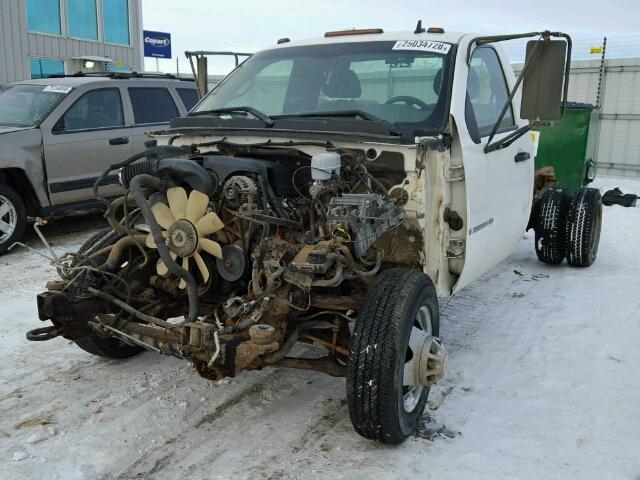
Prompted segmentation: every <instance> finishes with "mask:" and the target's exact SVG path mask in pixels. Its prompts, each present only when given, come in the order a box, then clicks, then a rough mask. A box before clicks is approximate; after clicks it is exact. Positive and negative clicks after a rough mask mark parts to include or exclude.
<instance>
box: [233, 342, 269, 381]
mask: <svg viewBox="0 0 640 480" xmlns="http://www.w3.org/2000/svg"><path fill="white" fill-rule="evenodd" d="M279 348H280V345H279V344H278V342H276V341H274V342H272V343H268V344H266V345H265V344H260V343H256V342H254V341H253V340H249V341H247V342H242V343H240V344H239V345H238V346H237V348H236V352H235V359H234V364H235V375H237V374H238V373H240V372H241V371H242V370H253V369H256V368H258V367H260V366H261V365H262V360H261V359H260V357H262V356H263V355H266V354H269V353H273V352H276V351H278V349H279Z"/></svg>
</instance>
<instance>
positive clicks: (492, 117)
mask: <svg viewBox="0 0 640 480" xmlns="http://www.w3.org/2000/svg"><path fill="white" fill-rule="evenodd" d="M460 51H461V52H465V54H466V48H461V49H460ZM461 56H462V54H461ZM461 73H462V74H461ZM514 83H515V77H514V75H513V70H512V69H511V66H510V64H509V63H508V61H507V59H506V56H504V54H503V53H502V51H501V50H500V49H498V48H496V47H493V46H492V45H491V44H488V45H483V46H480V47H477V48H475V50H474V51H473V53H472V55H471V60H470V63H469V64H468V65H467V62H466V55H465V58H464V59H463V60H462V61H460V59H458V61H457V65H456V79H455V80H454V99H452V112H453V114H454V118H455V120H456V126H457V129H458V132H459V136H460V142H461V150H462V154H463V162H464V170H465V183H466V195H467V225H466V228H467V232H466V233H467V240H466V248H465V263H464V267H463V271H462V274H461V276H460V278H459V279H458V282H457V284H456V287H455V290H456V291H457V290H459V289H460V288H462V287H464V286H465V285H467V284H468V283H470V282H471V281H473V280H474V279H476V278H477V277H479V276H480V275H482V274H483V273H484V272H486V271H487V270H489V269H490V268H491V267H493V266H494V265H496V264H497V263H499V262H500V261H501V260H503V259H504V258H505V257H507V256H508V255H509V254H510V253H511V252H512V251H513V250H514V249H515V247H516V245H517V244H518V243H519V242H520V240H521V239H522V236H523V234H524V232H525V229H526V226H527V223H528V219H529V212H530V210H531V201H532V191H533V190H532V189H533V157H532V154H531V151H532V144H531V140H530V138H529V136H528V135H525V136H523V137H521V138H520V139H518V140H517V141H516V142H514V143H513V144H512V145H511V146H509V147H507V148H504V149H501V150H494V151H492V152H489V153H485V147H486V145H487V141H488V139H489V135H490V133H491V130H492V129H493V126H494V124H495V123H496V121H497V120H498V117H499V116H500V112H501V111H502V108H503V107H504V104H505V102H506V101H507V99H508V98H509V90H510V89H511V88H512V86H513V85H514ZM455 92H466V94H463V95H461V94H460V93H458V94H457V95H456V93H455ZM519 97H520V96H519V95H517V96H516V98H515V99H514V101H513V102H512V104H511V105H510V107H509V109H508V111H507V113H506V115H505V117H504V119H503V121H502V122H501V125H500V127H499V128H498V130H497V134H496V135H495V137H494V139H493V141H492V143H493V142H495V141H496V140H499V139H500V138H502V137H504V136H506V135H508V134H509V133H510V132H513V131H514V130H516V129H517V128H518V127H521V126H525V125H527V120H521V119H520V118H519V117H520V115H519Z"/></svg>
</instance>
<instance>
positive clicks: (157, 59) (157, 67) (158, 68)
mask: <svg viewBox="0 0 640 480" xmlns="http://www.w3.org/2000/svg"><path fill="white" fill-rule="evenodd" d="M156 72H157V73H160V59H159V58H158V57H156Z"/></svg>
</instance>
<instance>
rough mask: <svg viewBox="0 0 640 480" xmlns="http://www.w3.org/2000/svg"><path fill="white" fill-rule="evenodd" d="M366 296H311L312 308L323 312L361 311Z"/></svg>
mask: <svg viewBox="0 0 640 480" xmlns="http://www.w3.org/2000/svg"><path fill="white" fill-rule="evenodd" d="M363 299H364V296H363V295H362V294H353V295H350V296H332V295H318V294H313V293H312V294H311V306H312V307H313V308H318V309H321V310H343V311H344V310H353V311H359V310H360V306H361V305H362V301H363Z"/></svg>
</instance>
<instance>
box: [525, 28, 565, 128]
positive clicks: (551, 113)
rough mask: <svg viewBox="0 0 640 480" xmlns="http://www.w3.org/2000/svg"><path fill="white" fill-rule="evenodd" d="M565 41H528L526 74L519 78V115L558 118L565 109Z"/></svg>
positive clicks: (549, 118) (541, 119) (528, 117)
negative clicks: (520, 98)
mask: <svg viewBox="0 0 640 480" xmlns="http://www.w3.org/2000/svg"><path fill="white" fill-rule="evenodd" d="M567 45H568V44H567V42H565V41H563V40H550V39H541V40H531V41H529V42H527V56H526V60H525V67H524V68H525V69H526V74H525V75H524V78H523V81H522V103H521V106H520V117H521V118H523V119H527V120H536V121H547V120H560V119H561V118H562V115H563V113H564V109H563V97H564V92H565V90H566V86H565V82H568V81H569V79H568V78H565V72H566V66H567V65H566V62H567Z"/></svg>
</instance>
